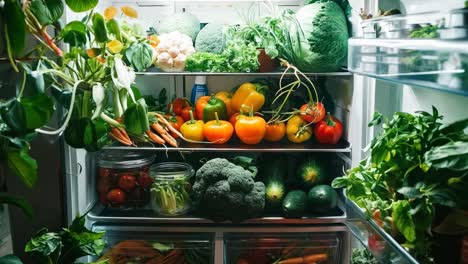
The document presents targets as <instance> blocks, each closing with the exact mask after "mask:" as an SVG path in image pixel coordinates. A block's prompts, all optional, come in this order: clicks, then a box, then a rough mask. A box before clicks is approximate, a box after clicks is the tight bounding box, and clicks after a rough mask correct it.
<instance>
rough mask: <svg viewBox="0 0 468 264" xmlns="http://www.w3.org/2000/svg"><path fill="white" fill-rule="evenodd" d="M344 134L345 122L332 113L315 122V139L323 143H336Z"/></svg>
mask: <svg viewBox="0 0 468 264" xmlns="http://www.w3.org/2000/svg"><path fill="white" fill-rule="evenodd" d="M342 134H343V124H341V122H340V120H338V119H336V118H335V117H333V116H332V115H330V113H328V115H327V117H326V118H325V119H323V120H321V121H319V122H318V123H317V124H315V129H314V135H315V139H317V141H318V142H319V143H322V144H336V143H337V142H338V141H339V140H340V138H341V135H342Z"/></svg>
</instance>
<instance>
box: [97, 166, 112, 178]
mask: <svg viewBox="0 0 468 264" xmlns="http://www.w3.org/2000/svg"><path fill="white" fill-rule="evenodd" d="M111 172H112V170H111V169H108V168H99V177H109V175H111Z"/></svg>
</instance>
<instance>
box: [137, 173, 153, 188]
mask: <svg viewBox="0 0 468 264" xmlns="http://www.w3.org/2000/svg"><path fill="white" fill-rule="evenodd" d="M137 182H138V185H139V186H140V187H142V188H145V189H148V188H150V187H151V184H153V178H152V177H151V176H150V175H149V174H148V173H145V172H141V173H140V177H138V179H137Z"/></svg>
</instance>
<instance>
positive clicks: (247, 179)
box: [222, 166, 254, 193]
mask: <svg viewBox="0 0 468 264" xmlns="http://www.w3.org/2000/svg"><path fill="white" fill-rule="evenodd" d="M222 173H223V174H224V175H226V176H227V177H228V178H227V179H228V182H229V185H230V186H231V190H233V191H240V192H244V193H248V192H250V191H251V190H252V189H253V187H254V180H253V174H252V172H250V171H248V170H245V169H244V168H242V167H240V166H235V167H233V168H231V167H226V168H224V169H223V171H222Z"/></svg>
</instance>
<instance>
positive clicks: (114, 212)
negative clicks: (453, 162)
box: [87, 203, 347, 225]
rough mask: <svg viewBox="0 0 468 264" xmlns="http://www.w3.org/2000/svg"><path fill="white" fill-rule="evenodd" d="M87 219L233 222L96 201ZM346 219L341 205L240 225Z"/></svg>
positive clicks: (152, 222) (129, 222)
mask: <svg viewBox="0 0 468 264" xmlns="http://www.w3.org/2000/svg"><path fill="white" fill-rule="evenodd" d="M87 216H88V219H89V220H91V221H95V222H99V223H119V224H122V223H125V224H233V223H231V222H228V221H226V222H221V223H216V222H214V221H212V220H210V219H207V218H204V217H203V216H200V215H197V214H196V212H194V213H191V214H187V215H184V216H174V217H166V216H159V215H157V214H156V213H154V212H153V211H152V210H150V209H144V208H142V209H117V208H107V207H104V206H103V205H100V204H98V203H96V204H95V205H94V207H93V208H92V209H91V211H90V212H89V213H88V215H87ZM346 220H347V218H346V212H345V210H344V209H343V207H342V205H339V206H338V207H337V208H336V209H335V210H333V211H331V212H329V213H328V214H327V215H307V216H305V217H302V218H298V219H289V218H284V217H281V216H277V215H268V214H265V216H263V217H261V218H253V219H247V220H244V221H242V222H240V223H235V224H236V225H237V224H240V225H253V224H296V225H301V224H337V223H345V222H346Z"/></svg>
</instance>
